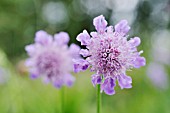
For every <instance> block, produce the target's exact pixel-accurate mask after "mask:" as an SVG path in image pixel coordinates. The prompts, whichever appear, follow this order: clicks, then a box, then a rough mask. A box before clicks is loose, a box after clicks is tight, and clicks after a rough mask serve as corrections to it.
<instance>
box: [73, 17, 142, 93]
mask: <svg viewBox="0 0 170 113" xmlns="http://www.w3.org/2000/svg"><path fill="white" fill-rule="evenodd" d="M93 25H94V26H95V29H96V30H97V32H91V33H90V35H91V36H90V35H89V34H88V32H87V31H86V30H84V31H83V33H80V34H79V35H78V36H77V40H78V41H79V42H81V45H83V46H86V48H87V49H81V50H80V52H79V53H80V54H81V55H82V56H83V57H85V58H86V59H85V60H84V59H78V60H75V61H74V62H75V63H74V71H75V72H80V71H84V70H86V69H87V68H89V67H91V71H94V72H95V74H94V75H92V83H93V85H94V86H95V85H96V84H100V85H101V92H102V91H104V92H105V93H106V94H108V95H113V94H115V91H114V87H115V86H116V80H117V81H118V83H119V86H120V87H121V89H123V88H131V87H132V85H131V83H132V79H131V77H129V76H127V75H126V70H130V69H131V68H140V67H141V66H144V65H145V58H144V57H141V56H140V54H141V53H142V52H143V51H140V52H138V51H137V48H136V47H137V46H139V45H140V42H141V41H140V38H139V37H134V38H131V39H130V40H128V39H127V33H128V31H129V30H130V27H129V26H128V22H127V21H126V20H122V21H120V22H119V23H118V24H116V25H115V26H114V27H113V26H108V27H107V21H106V20H105V18H104V16H103V15H101V16H98V17H96V18H94V20H93Z"/></svg>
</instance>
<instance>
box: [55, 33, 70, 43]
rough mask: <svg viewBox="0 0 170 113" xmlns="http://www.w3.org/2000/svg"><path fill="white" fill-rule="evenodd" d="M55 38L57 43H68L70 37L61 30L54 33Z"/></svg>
mask: <svg viewBox="0 0 170 113" xmlns="http://www.w3.org/2000/svg"><path fill="white" fill-rule="evenodd" d="M54 40H55V41H56V42H57V44H59V45H60V44H68V42H69V40H70V37H69V35H68V33H66V32H60V33H57V34H55V35H54Z"/></svg>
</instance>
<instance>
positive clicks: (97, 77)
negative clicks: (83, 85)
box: [91, 74, 102, 87]
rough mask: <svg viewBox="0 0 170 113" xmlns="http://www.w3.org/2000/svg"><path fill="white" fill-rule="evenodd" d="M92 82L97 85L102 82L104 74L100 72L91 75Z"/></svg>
mask: <svg viewBox="0 0 170 113" xmlns="http://www.w3.org/2000/svg"><path fill="white" fill-rule="evenodd" d="M91 80H92V84H93V86H94V87H95V86H96V84H101V83H102V76H100V75H98V74H94V75H92V76H91Z"/></svg>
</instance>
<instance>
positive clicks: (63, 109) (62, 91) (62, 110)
mask: <svg viewBox="0 0 170 113" xmlns="http://www.w3.org/2000/svg"><path fill="white" fill-rule="evenodd" d="M64 89H65V88H64V86H63V88H62V89H61V113H64V112H65V108H64V107H65V98H64V97H65V91H64Z"/></svg>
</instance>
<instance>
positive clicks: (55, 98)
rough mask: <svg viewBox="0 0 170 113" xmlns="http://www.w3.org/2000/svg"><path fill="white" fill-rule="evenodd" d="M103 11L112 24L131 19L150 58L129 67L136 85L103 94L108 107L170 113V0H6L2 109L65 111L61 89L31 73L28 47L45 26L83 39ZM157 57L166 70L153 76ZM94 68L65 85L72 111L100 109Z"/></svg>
mask: <svg viewBox="0 0 170 113" xmlns="http://www.w3.org/2000/svg"><path fill="white" fill-rule="evenodd" d="M100 14H103V15H104V16H105V17H106V20H108V22H109V24H115V23H117V22H118V21H119V20H121V19H127V20H128V21H129V24H130V26H131V31H130V33H129V37H133V36H139V37H140V38H141V40H142V44H141V45H140V46H139V50H141V49H142V50H144V53H143V54H142V55H143V56H144V57H146V59H147V65H146V66H145V67H142V68H140V69H138V70H136V69H133V71H130V72H128V75H130V76H131V77H132V78H133V88H132V89H124V90H121V89H120V88H119V87H118V86H116V94H115V95H113V96H108V95H106V94H104V93H103V94H102V113H170V107H169V105H170V89H169V85H170V83H169V77H170V76H169V74H170V51H169V50H170V43H169V42H170V35H169V34H170V1H169V0H0V113H60V111H61V90H58V89H55V88H54V87H53V86H52V85H50V84H49V85H46V84H43V83H42V82H41V80H40V79H38V80H31V79H30V78H29V74H28V72H27V68H26V67H25V66H24V60H25V59H26V58H27V57H28V56H27V55H26V52H25V50H24V47H25V45H27V44H30V43H32V42H33V41H34V34H35V32H36V31H37V30H41V29H42V30H45V31H47V32H48V33H50V34H54V33H57V32H59V31H66V32H68V33H69V35H70V37H71V40H70V43H76V44H80V43H77V42H76V40H75V38H76V36H77V35H78V34H79V33H80V32H82V30H83V29H87V30H88V31H93V30H94V26H93V24H92V21H93V18H94V17H96V16H98V15H100ZM162 39H165V40H163V41H162ZM160 48H161V49H160ZM162 51H163V52H162ZM162 60H164V61H162ZM152 62H154V63H157V64H159V65H161V66H162V67H163V69H164V71H166V73H163V74H162V73H161V72H160V73H159V71H158V73H157V72H156V73H155V76H154V77H150V75H149V74H150V73H149V72H148V70H150V68H149V64H150V63H152ZM156 70H159V68H158V69H152V72H153V73H154V72H155V71H156ZM160 71H161V70H160ZM148 73H149V74H148ZM92 74H93V73H91V72H90V71H86V72H81V73H79V74H74V75H75V77H76V82H75V84H74V86H73V87H72V88H66V87H65V91H66V93H65V101H66V105H65V109H66V113H95V112H96V89H95V88H94V87H93V86H92V84H91V80H90V79H91V75H92ZM151 74H152V73H151ZM79 75H80V76H79ZM155 81H156V82H155ZM157 81H158V82H157Z"/></svg>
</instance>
